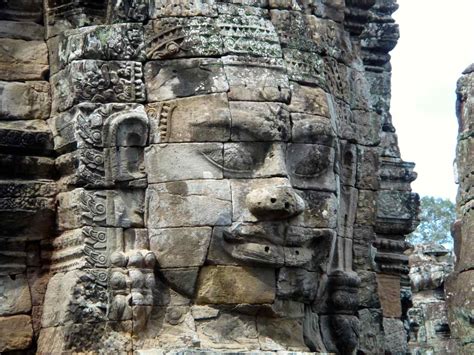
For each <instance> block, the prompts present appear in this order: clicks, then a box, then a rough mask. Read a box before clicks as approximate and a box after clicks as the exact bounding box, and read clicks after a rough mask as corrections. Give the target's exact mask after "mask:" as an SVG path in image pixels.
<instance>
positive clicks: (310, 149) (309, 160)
mask: <svg viewBox="0 0 474 355" xmlns="http://www.w3.org/2000/svg"><path fill="white" fill-rule="evenodd" d="M288 160H289V161H290V162H292V163H291V170H292V171H291V173H292V174H294V175H296V176H300V177H307V178H311V177H316V176H318V175H321V174H322V173H324V172H325V171H326V170H327V169H328V167H329V165H330V164H331V162H330V159H329V156H328V152H326V149H325V148H324V147H322V146H312V145H294V146H292V147H291V149H290V150H289V158H288Z"/></svg>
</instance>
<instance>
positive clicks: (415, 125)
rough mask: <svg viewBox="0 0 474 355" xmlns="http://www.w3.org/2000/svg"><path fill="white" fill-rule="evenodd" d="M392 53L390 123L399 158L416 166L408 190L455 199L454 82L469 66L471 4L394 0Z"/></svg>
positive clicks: (473, 45) (472, 59) (473, 24)
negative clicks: (396, 27)
mask: <svg viewBox="0 0 474 355" xmlns="http://www.w3.org/2000/svg"><path fill="white" fill-rule="evenodd" d="M398 4H399V5H400V8H399V10H398V11H397V12H395V13H394V15H393V16H394V18H395V20H396V22H397V23H398V24H399V25H400V33H401V35H400V40H399V42H398V45H397V47H395V49H394V50H393V51H392V52H391V55H392V67H393V72H392V73H393V74H392V107H391V112H392V116H393V123H394V125H395V128H396V129H397V134H398V139H399V145H400V149H401V153H402V158H403V160H405V161H413V162H415V163H416V169H415V170H416V171H417V172H418V179H417V180H416V181H415V182H414V183H412V189H413V191H415V192H418V193H419V194H420V195H421V196H424V195H431V196H438V197H444V198H450V199H452V200H453V201H454V200H455V196H456V190H457V186H456V185H455V184H454V175H453V160H454V156H455V147H456V136H457V119H456V115H455V101H456V95H455V89H456V81H457V79H458V78H459V77H460V75H461V73H462V71H463V70H464V69H465V68H466V67H467V66H468V65H469V64H471V63H474V37H473V35H474V0H452V1H446V0H398Z"/></svg>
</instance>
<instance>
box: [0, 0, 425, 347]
mask: <svg viewBox="0 0 474 355" xmlns="http://www.w3.org/2000/svg"><path fill="white" fill-rule="evenodd" d="M396 9H397V4H396V1H395V0H188V1H185V0H16V1H13V0H4V1H2V2H0V80H1V81H0V88H1V90H0V300H1V302H0V352H7V351H23V352H25V353H38V354H49V353H53V354H56V353H133V352H136V353H138V354H165V353H170V354H177V353H183V354H184V353H186V354H202V353H209V354H213V353H229V352H232V353H241V352H252V353H255V354H257V353H271V352H301V353H304V352H313V353H327V352H330V353H337V354H352V353H356V352H357V353H358V354H380V353H384V352H385V351H387V352H389V353H401V352H404V351H405V350H406V349H407V347H406V346H407V345H406V344H407V333H406V329H405V328H406V327H405V326H404V320H405V317H406V311H407V308H408V307H409V303H410V291H409V290H410V289H409V282H408V277H407V274H408V266H407V264H408V260H407V257H406V256H405V255H404V251H405V249H406V248H407V244H406V243H405V240H404V238H405V235H406V234H408V233H410V232H411V231H412V230H413V229H414V228H415V227H416V224H417V211H418V196H417V195H416V194H414V193H412V192H411V189H410V183H411V182H412V181H413V180H414V179H415V178H416V174H415V173H414V172H413V168H414V164H413V163H407V162H404V161H403V160H402V159H401V157H400V152H399V149H398V146H397V136H396V134H395V129H394V127H393V125H392V122H391V116H390V80H391V67H390V56H389V54H388V53H389V52H390V51H391V50H392V49H393V47H394V46H395V44H396V42H397V39H398V27H397V25H396V24H395V23H394V21H393V19H392V17H391V14H392V13H393V12H394V11H395V10H396Z"/></svg>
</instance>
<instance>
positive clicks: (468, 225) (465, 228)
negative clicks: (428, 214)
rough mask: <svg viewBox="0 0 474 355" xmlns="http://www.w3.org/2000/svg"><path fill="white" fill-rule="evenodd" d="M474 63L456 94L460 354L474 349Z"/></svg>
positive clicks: (453, 303) (450, 287) (454, 315)
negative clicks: (473, 189)
mask: <svg viewBox="0 0 474 355" xmlns="http://www.w3.org/2000/svg"><path fill="white" fill-rule="evenodd" d="M473 87H474V65H470V66H469V67H468V68H467V69H466V70H465V71H464V72H463V75H462V76H461V78H460V79H459V80H458V83H457V88H456V94H457V102H456V115H457V117H458V123H459V131H458V144H457V149H456V160H455V169H456V172H457V183H458V185H459V186H458V195H457V200H456V215H457V221H456V222H455V223H454V225H453V233H452V234H453V238H454V250H455V254H456V264H455V268H454V273H453V274H452V275H451V276H450V277H449V279H448V281H447V282H446V297H447V304H448V315H449V322H450V327H451V332H452V337H453V338H454V339H455V340H456V341H457V342H458V345H459V351H460V354H471V353H472V352H473V351H474V326H473V322H472V320H473V318H474V308H473V305H472V302H469V300H472V298H473V294H474V292H473V289H474V271H473V266H474V252H473V250H472V246H471V243H472V241H471V239H472V236H473V233H474V209H473V206H474V205H473V200H472V197H473V192H472V186H473V183H472V177H473V172H474V171H473V166H474V164H473V161H474V159H473V152H474V139H473V138H472V126H473V122H474V114H473V109H472V108H473V100H474V91H473Z"/></svg>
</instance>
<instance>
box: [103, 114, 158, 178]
mask: <svg viewBox="0 0 474 355" xmlns="http://www.w3.org/2000/svg"><path fill="white" fill-rule="evenodd" d="M142 111H143V112H142ZM148 131H149V125H148V117H147V116H146V114H145V113H144V110H143V109H142V110H139V111H138V112H133V111H131V112H127V113H117V114H114V115H112V116H110V117H108V118H107V120H106V122H105V124H104V134H103V135H104V146H105V147H106V148H105V149H104V151H105V167H106V169H105V180H106V182H107V183H108V184H116V183H122V182H127V183H130V182H132V181H137V180H143V179H145V178H146V173H145V166H144V147H145V146H146V144H147V142H148Z"/></svg>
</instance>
